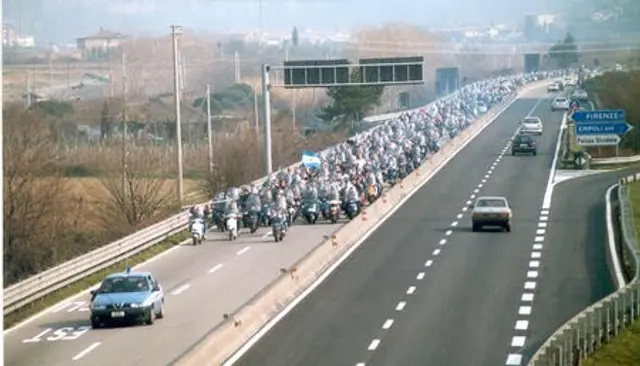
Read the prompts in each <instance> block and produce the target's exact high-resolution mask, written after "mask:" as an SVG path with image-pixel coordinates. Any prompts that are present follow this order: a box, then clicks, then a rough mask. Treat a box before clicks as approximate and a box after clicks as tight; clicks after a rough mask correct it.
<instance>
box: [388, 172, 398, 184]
mask: <svg viewBox="0 0 640 366" xmlns="http://www.w3.org/2000/svg"><path fill="white" fill-rule="evenodd" d="M397 181H398V171H397V170H396V169H393V168H389V170H388V171H387V182H389V184H390V185H391V186H392V187H393V186H394V185H396V182H397Z"/></svg>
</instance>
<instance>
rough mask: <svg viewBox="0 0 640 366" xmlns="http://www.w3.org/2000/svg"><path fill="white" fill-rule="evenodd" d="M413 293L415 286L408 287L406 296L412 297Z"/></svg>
mask: <svg viewBox="0 0 640 366" xmlns="http://www.w3.org/2000/svg"><path fill="white" fill-rule="evenodd" d="M414 292H416V287H415V286H410V287H409V288H408V289H407V295H413V293H414Z"/></svg>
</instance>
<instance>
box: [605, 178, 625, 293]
mask: <svg viewBox="0 0 640 366" xmlns="http://www.w3.org/2000/svg"><path fill="white" fill-rule="evenodd" d="M617 186H618V184H614V185H612V186H611V187H609V188H607V192H606V193H605V194H604V200H605V202H606V216H607V217H606V225H607V244H608V246H609V253H610V254H611V262H613V272H614V274H615V277H616V284H617V286H618V290H620V289H621V288H622V287H624V285H625V281H624V276H623V275H622V266H621V265H620V258H618V251H617V250H616V236H615V234H614V231H613V219H612V218H611V215H612V209H611V195H612V194H613V190H614V189H615V188H616V187H617Z"/></svg>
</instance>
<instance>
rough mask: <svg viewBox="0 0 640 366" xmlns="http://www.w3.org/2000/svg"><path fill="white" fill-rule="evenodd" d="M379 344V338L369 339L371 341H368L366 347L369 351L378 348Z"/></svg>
mask: <svg viewBox="0 0 640 366" xmlns="http://www.w3.org/2000/svg"><path fill="white" fill-rule="evenodd" d="M379 344H380V340H379V339H374V340H372V341H371V343H369V347H367V349H368V350H369V351H375V350H376V348H378V345H379Z"/></svg>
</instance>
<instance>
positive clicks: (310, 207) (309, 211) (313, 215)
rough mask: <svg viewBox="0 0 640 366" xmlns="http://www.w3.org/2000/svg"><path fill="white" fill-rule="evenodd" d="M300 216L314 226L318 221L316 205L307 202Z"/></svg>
mask: <svg viewBox="0 0 640 366" xmlns="http://www.w3.org/2000/svg"><path fill="white" fill-rule="evenodd" d="M302 215H303V216H304V218H305V220H307V223H309V224H315V223H316V221H317V220H318V204H317V203H316V202H307V203H305V204H304V205H303V206H302Z"/></svg>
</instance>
